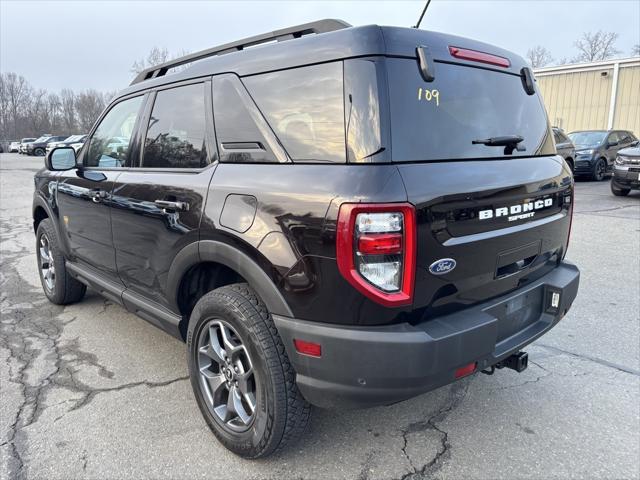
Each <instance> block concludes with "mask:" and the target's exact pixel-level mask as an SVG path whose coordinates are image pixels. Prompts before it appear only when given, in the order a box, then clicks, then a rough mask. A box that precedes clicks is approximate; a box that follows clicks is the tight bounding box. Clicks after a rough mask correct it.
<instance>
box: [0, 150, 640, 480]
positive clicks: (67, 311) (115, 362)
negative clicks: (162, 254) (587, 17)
mask: <svg viewBox="0 0 640 480" xmlns="http://www.w3.org/2000/svg"><path fill="white" fill-rule="evenodd" d="M41 165H42V158H34V157H25V156H20V155H17V154H1V155H0V221H1V225H2V230H1V237H0V242H1V244H0V254H1V261H0V285H1V288H0V302H1V305H0V308H1V319H0V387H1V400H0V458H1V459H2V461H1V462H0V478H46V479H57V478H59V479H66V478H98V477H100V478H124V477H128V478H195V477H208V478H220V479H226V478H234V479H244V478H251V479H254V478H269V479H271V478H272V479H288V478H296V479H298V478H308V479H316V478H323V479H324V478H327V479H339V478H349V479H356V478H357V479H399V478H411V477H415V478H423V477H424V478H427V477H428V478H431V477H433V478H508V479H511V478H638V477H639V468H640V407H639V405H640V342H639V339H640V331H639V330H640V319H639V315H640V314H639V312H640V277H639V276H640V192H632V193H631V194H630V195H629V196H628V197H614V196H613V195H612V194H611V193H610V191H609V183H608V181H605V182H599V183H596V182H579V183H578V184H577V190H576V196H575V208H576V211H575V212H576V213H575V215H574V220H573V230H572V238H571V243H570V247H569V253H568V258H569V259H570V260H571V261H573V262H575V263H577V264H578V265H579V267H580V269H581V272H582V277H581V287H580V291H579V294H578V298H577V300H576V302H575V303H574V305H573V308H572V310H571V311H570V312H569V314H568V315H567V317H566V318H565V319H564V320H563V321H562V322H561V323H560V324H559V325H558V326H557V327H556V328H555V329H554V330H552V331H551V332H550V333H549V334H547V335H546V336H543V337H542V338H541V339H539V340H538V341H537V342H535V343H534V344H533V345H532V346H530V347H529V348H527V351H528V352H529V358H530V364H529V368H528V369H527V370H526V371H525V372H523V373H521V374H517V373H515V372H513V371H510V370H502V371H498V372H497V373H496V374H495V375H493V376H486V375H481V374H477V375H474V376H472V377H469V378H467V379H465V380H462V381H460V382H458V383H456V384H454V385H451V386H449V387H445V388H442V389H440V390H437V391H435V392H432V393H429V394H426V395H422V396H420V397H418V398H415V399H413V400H410V401H407V402H403V403H401V404H397V405H393V406H390V407H384V408H376V409H371V410H363V411H323V410H315V411H314V414H313V419H312V422H311V425H310V428H309V430H308V431H307V433H306V435H305V436H304V438H303V440H302V441H301V442H300V443H299V444H298V445H296V446H294V447H293V448H290V449H289V450H287V451H285V452H284V453H282V454H280V455H279V456H276V457H271V458H269V459H267V460H260V461H255V462H249V461H244V460H241V459H239V458H238V457H235V456H234V455H233V454H231V453H229V452H228V451H227V450H225V449H224V448H223V447H222V446H220V445H219V444H218V443H217V441H216V440H215V438H214V437H213V435H212V434H211V433H210V431H209V429H208V428H207V426H206V424H205V422H204V420H203V418H202V416H201V415H200V412H199V411H198V408H197V406H196V403H195V401H194V399H193V396H192V392H191V386H190V383H189V381H188V378H187V369H186V359H185V346H184V345H183V344H182V343H180V342H179V341H177V340H175V339H173V338H171V337H169V336H168V335H166V334H164V333H162V332H161V331H160V330H158V329H156V328H155V327H153V326H151V325H150V324H148V323H146V322H145V321H143V320H141V319H139V318H138V317H136V316H134V315H132V314H130V313H128V312H126V311H125V310H124V309H123V308H121V307H119V306H116V305H113V304H111V303H110V302H108V301H106V300H104V299H103V298H101V297H99V296H98V295H96V294H94V293H91V292H89V294H88V295H87V296H86V297H85V300H84V301H83V302H82V303H79V304H76V305H71V306H67V307H59V306H55V305H52V304H50V303H48V302H47V301H46V299H45V297H44V295H43V294H42V291H41V287H40V282H39V279H38V273H37V269H36V261H35V254H34V242H35V237H34V234H33V231H32V221H31V198H32V193H33V180H32V177H33V174H34V173H35V172H36V171H37V170H38V169H39V168H40V166H41Z"/></svg>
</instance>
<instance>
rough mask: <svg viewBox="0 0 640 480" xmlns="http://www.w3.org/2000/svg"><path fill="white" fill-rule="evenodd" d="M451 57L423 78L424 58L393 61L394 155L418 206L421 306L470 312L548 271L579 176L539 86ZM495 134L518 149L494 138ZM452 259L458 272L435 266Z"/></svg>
mask: <svg viewBox="0 0 640 480" xmlns="http://www.w3.org/2000/svg"><path fill="white" fill-rule="evenodd" d="M436 60H438V59H436ZM446 61H447V63H444V62H440V61H436V62H435V63H434V66H435V68H434V70H433V71H434V73H435V78H434V80H433V81H431V82H426V81H425V80H424V79H423V78H422V76H421V75H420V70H419V68H418V62H417V60H416V59H400V58H388V59H387V71H388V79H389V95H390V97H389V102H390V111H391V148H392V157H393V161H394V162H396V164H397V165H398V168H399V170H400V173H401V175H402V178H403V180H404V183H405V187H406V190H407V196H408V200H409V201H410V202H411V203H413V204H414V205H416V208H417V219H418V258H417V265H418V268H417V273H416V292H415V299H416V300H415V301H416V305H415V306H416V307H425V310H423V311H424V312H435V311H440V312H448V311H451V310H455V309H458V308H464V307H465V306H468V305H470V304H473V303H477V302H480V301H483V300H486V299H489V298H491V297H495V296H497V295H500V294H503V293H505V292H508V291H510V290H512V289H514V288H517V287H519V286H522V285H524V284H526V283H527V282H529V281H532V280H533V279H535V278H537V277H539V276H541V275H543V274H544V273H546V272H548V271H549V270H550V269H552V268H554V266H555V265H557V262H559V261H560V260H561V259H562V257H563V256H564V252H565V248H566V242H567V236H568V231H569V222H570V216H569V209H570V208H571V188H572V176H571V173H570V171H569V170H568V168H567V167H566V164H565V163H564V162H563V161H562V160H561V158H560V157H558V156H557V155H556V152H555V147H554V143H553V138H552V132H551V129H550V128H549V125H548V121H547V116H546V112H545V110H544V106H543V104H542V101H541V98H540V96H539V94H538V92H537V89H535V91H534V92H532V93H531V94H529V93H527V91H526V90H525V86H524V78H523V76H521V75H518V74H514V73H513V72H512V71H507V70H504V71H501V69H500V68H496V67H493V66H483V64H481V63H478V64H477V66H476V65H473V66H470V65H468V64H457V63H456V62H455V61H454V59H452V58H447V59H446ZM516 71H517V70H516ZM495 137H509V138H511V139H512V141H513V142H515V143H512V144H510V145H495V146H494V145H491V142H486V140H487V139H490V138H495ZM517 137H521V140H519V141H515V140H513V138H517ZM498 143H499V142H498ZM444 259H453V260H454V262H455V263H453V262H449V263H448V265H449V266H451V265H454V264H455V268H453V269H451V268H450V269H449V270H448V271H446V272H442V271H440V270H438V269H437V268H436V267H437V265H438V263H437V262H438V261H440V260H444Z"/></svg>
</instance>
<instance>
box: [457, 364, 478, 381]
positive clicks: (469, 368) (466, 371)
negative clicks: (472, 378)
mask: <svg viewBox="0 0 640 480" xmlns="http://www.w3.org/2000/svg"><path fill="white" fill-rule="evenodd" d="M475 371H476V362H473V363H470V364H469V365H465V366H464V367H460V368H459V369H457V370H456V373H455V374H454V376H455V378H462V377H466V376H467V375H471V374H472V373H473V372H475Z"/></svg>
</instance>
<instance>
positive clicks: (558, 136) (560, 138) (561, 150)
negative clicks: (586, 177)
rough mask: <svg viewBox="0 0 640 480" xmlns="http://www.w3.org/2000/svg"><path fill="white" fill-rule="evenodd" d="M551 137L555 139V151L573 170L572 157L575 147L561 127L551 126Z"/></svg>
mask: <svg viewBox="0 0 640 480" xmlns="http://www.w3.org/2000/svg"><path fill="white" fill-rule="evenodd" d="M553 138H554V139H555V141H556V153H557V154H558V155H560V156H561V157H562V158H564V160H565V161H566V162H567V163H568V164H569V167H570V168H571V171H572V172H573V167H574V162H573V160H574V158H576V148H575V146H574V145H573V142H572V141H571V139H570V138H569V137H567V135H566V134H565V133H564V131H563V130H562V129H561V128H558V127H553Z"/></svg>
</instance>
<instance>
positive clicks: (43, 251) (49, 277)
mask: <svg viewBox="0 0 640 480" xmlns="http://www.w3.org/2000/svg"><path fill="white" fill-rule="evenodd" d="M38 256H39V257H40V273H41V275H42V281H43V282H44V285H45V287H46V289H47V290H49V291H51V292H53V288H54V286H55V281H56V267H55V263H54V258H53V253H52V252H51V248H50V245H49V238H48V237H47V235H46V234H42V235H41V236H40V249H39V255H38Z"/></svg>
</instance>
